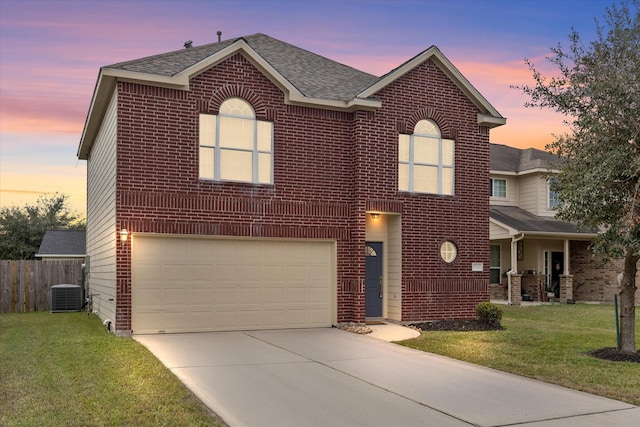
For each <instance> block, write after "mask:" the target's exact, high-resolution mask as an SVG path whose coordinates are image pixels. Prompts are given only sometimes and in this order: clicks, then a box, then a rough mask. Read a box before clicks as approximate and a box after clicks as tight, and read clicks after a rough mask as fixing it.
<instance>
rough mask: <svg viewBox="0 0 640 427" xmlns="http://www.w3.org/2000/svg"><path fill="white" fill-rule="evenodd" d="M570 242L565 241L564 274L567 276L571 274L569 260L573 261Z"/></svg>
mask: <svg viewBox="0 0 640 427" xmlns="http://www.w3.org/2000/svg"><path fill="white" fill-rule="evenodd" d="M569 255H570V254H569V240H565V241H564V273H562V274H564V275H565V276H568V275H570V274H571V272H570V269H569V260H570V259H571V257H570V256H569Z"/></svg>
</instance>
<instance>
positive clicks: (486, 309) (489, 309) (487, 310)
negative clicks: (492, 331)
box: [476, 302, 502, 326]
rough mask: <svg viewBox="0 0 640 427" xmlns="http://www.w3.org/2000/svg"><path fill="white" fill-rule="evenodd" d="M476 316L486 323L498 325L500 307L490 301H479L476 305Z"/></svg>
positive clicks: (500, 315) (500, 318)
mask: <svg viewBox="0 0 640 427" xmlns="http://www.w3.org/2000/svg"><path fill="white" fill-rule="evenodd" d="M476 317H477V318H478V320H479V321H480V322H482V323H485V324H487V325H491V326H500V320H502V309H501V308H500V307H498V306H497V305H496V304H494V303H492V302H481V303H479V304H478V305H476Z"/></svg>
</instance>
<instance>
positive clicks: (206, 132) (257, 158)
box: [200, 98, 273, 184]
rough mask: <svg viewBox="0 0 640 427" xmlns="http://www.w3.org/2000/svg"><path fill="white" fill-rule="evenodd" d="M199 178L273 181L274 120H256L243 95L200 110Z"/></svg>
mask: <svg viewBox="0 0 640 427" xmlns="http://www.w3.org/2000/svg"><path fill="white" fill-rule="evenodd" d="M200 178H201V179H213V180H216V181H241V182H251V183H254V184H273V123H271V122H264V121H260V120H256V117H255V113H254V111H253V108H252V107H251V105H250V104H249V103H248V102H247V101H245V100H243V99H240V98H229V99H227V100H226V101H224V102H223V103H222V105H221V106H220V112H219V114H218V115H213V114H200Z"/></svg>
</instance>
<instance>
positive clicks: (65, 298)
mask: <svg viewBox="0 0 640 427" xmlns="http://www.w3.org/2000/svg"><path fill="white" fill-rule="evenodd" d="M80 310H82V288H81V287H80V286H78V285H69V284H62V285H55V286H52V287H51V312H52V313H64V312H69V311H80Z"/></svg>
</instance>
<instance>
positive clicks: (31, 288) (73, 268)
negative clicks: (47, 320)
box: [0, 260, 84, 313]
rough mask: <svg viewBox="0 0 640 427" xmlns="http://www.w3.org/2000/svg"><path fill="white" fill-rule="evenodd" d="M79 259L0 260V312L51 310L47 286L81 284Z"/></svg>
mask: <svg viewBox="0 0 640 427" xmlns="http://www.w3.org/2000/svg"><path fill="white" fill-rule="evenodd" d="M83 262H84V261H83V260H64V261H63V260H60V261H43V260H18V261H14V260H10V261H0V313H16V312H18V313H19V312H25V311H49V310H51V286H54V285H60V284H62V283H68V284H71V285H80V286H82V263H83Z"/></svg>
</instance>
